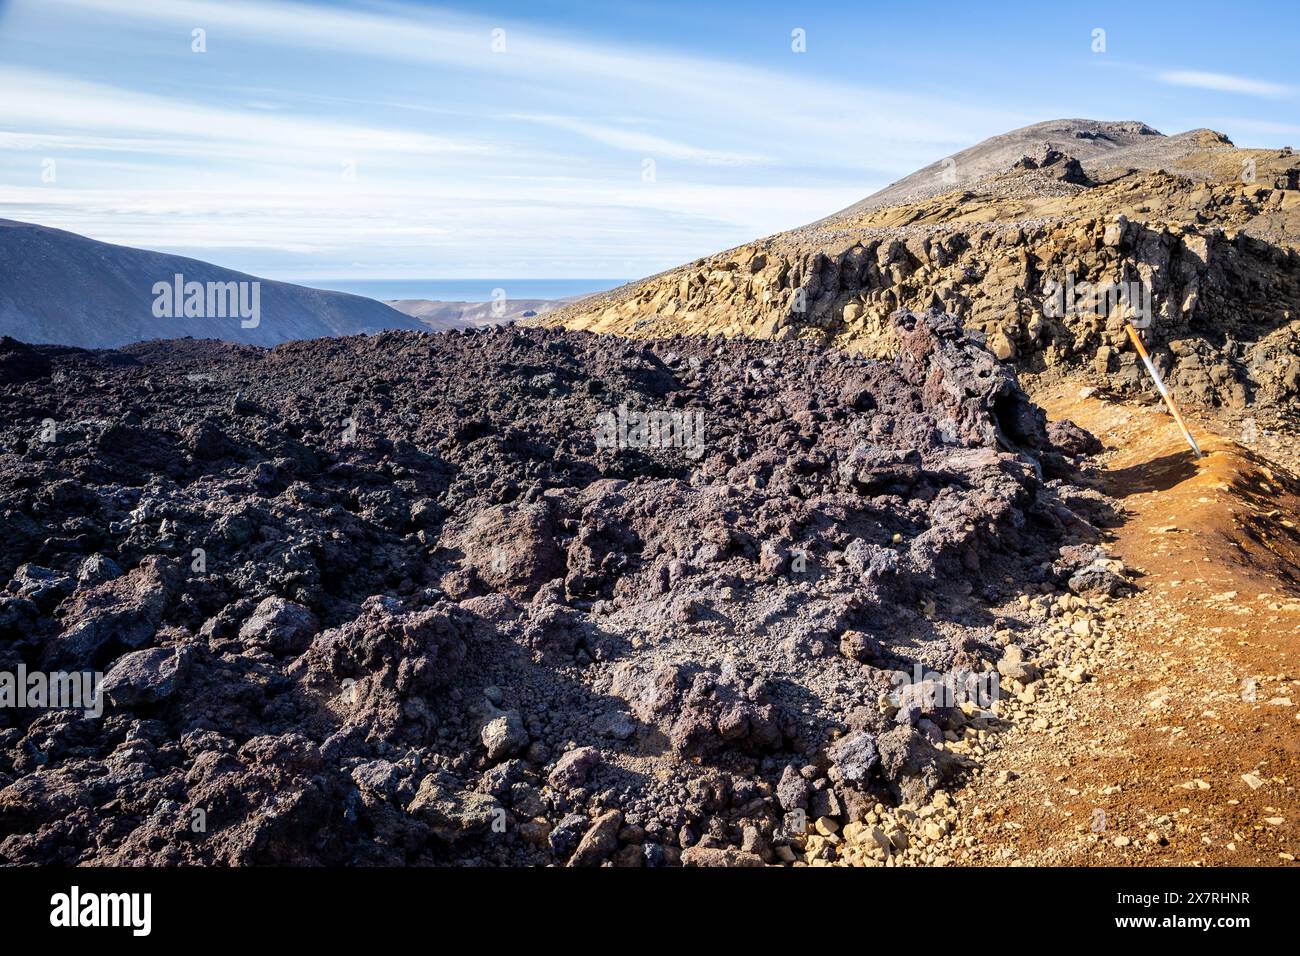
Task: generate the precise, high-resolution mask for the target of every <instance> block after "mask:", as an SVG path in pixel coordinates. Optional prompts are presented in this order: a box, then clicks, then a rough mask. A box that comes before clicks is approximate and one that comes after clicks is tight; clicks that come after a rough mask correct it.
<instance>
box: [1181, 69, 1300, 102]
mask: <svg viewBox="0 0 1300 956" xmlns="http://www.w3.org/2000/svg"><path fill="white" fill-rule="evenodd" d="M1158 78H1159V80H1160V82H1161V83H1168V84H1169V85H1171V86H1190V87H1193V88H1195V89H1199V90H1215V91H1217V92H1221V93H1240V94H1242V95H1243V96H1262V97H1267V98H1270V99H1275V98H1277V97H1282V96H1290V95H1291V94H1292V93H1294V92H1295V91H1294V90H1293V89H1292V88H1291V87H1289V86H1284V85H1282V84H1281V83H1270V82H1268V81H1265V80H1252V79H1249V78H1247V77H1244V76H1232V75H1230V74H1228V73H1205V72H1201V71H1199V70H1168V71H1166V72H1164V73H1161V74H1159V77H1158Z"/></svg>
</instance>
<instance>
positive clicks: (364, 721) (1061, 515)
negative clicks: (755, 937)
mask: <svg viewBox="0 0 1300 956" xmlns="http://www.w3.org/2000/svg"><path fill="white" fill-rule="evenodd" d="M892 321H893V323H894V330H895V333H896V334H897V336H898V339H899V342H900V346H901V348H900V353H901V354H900V357H899V358H898V359H897V360H896V361H892V362H878V361H872V360H867V359H865V358H857V357H854V356H851V355H848V354H842V353H835V352H826V351H824V350H822V349H819V348H814V347H811V346H804V345H801V344H799V343H779V342H758V341H738V340H723V339H721V338H716V339H708V338H691V339H688V338H677V339H666V340H660V341H655V342H639V341H638V342H631V341H627V340H620V339H617V338H612V337H599V336H594V335H588V334H584V333H573V332H564V331H559V330H545V329H527V330H523V329H518V328H496V329H491V330H484V331H475V332H466V333H448V334H443V335H437V334H424V333H418V332H390V333H382V334H378V335H373V336H368V337H355V338H346V339H321V340H314V341H305V342H296V343H289V344H286V345H282V346H278V347H276V348H273V349H269V350H268V349H260V348H254V347H246V346H233V345H226V344H221V343H219V342H216V341H195V340H188V339H187V340H177V341H169V342H151V343H145V344H141V345H136V346H132V347H128V348H124V349H122V350H120V351H82V350H77V349H70V348H60V347H53V346H48V347H47V346H41V347H35V346H25V345H21V344H18V343H16V342H14V341H13V340H4V341H3V343H0V383H2V384H3V389H0V587H3V589H4V590H3V596H0V671H6V672H16V671H17V670H18V669H19V668H20V667H22V668H24V669H26V670H28V671H41V672H46V673H53V672H66V673H83V672H89V673H98V674H102V675H103V680H102V685H101V686H102V701H101V703H102V713H100V714H99V715H94V714H89V713H86V712H84V711H83V710H75V709H64V710H48V709H46V710H38V709H33V708H24V707H22V706H5V707H3V708H0V863H19V864H21V863H42V864H51V863H63V864H81V863H93V864H362V865H365V864H398V865H406V864H411V865H424V864H457V865H459V864H492V865H510V864H514V865H523V864H533V865H548V864H556V865H563V864H569V865H599V864H602V863H613V864H617V865H630V866H640V865H648V866H662V865H674V864H677V863H681V862H685V863H692V862H707V863H728V864H740V865H744V864H757V863H762V862H764V861H773V860H776V859H778V858H780V859H788V855H786V854H782V852H781V851H782V849H783V848H785V847H788V846H789V845H790V844H791V843H792V842H795V843H797V842H798V841H799V840H800V839H801V833H802V829H801V828H800V824H801V822H802V821H804V820H808V821H811V820H815V819H819V818H822V817H829V818H832V819H834V820H841V821H848V820H856V819H861V818H862V817H863V816H864V815H865V814H866V812H867V811H868V808H870V807H872V806H874V805H875V804H876V803H877V802H885V803H889V804H894V803H898V802H905V801H918V800H923V799H924V798H925V797H926V796H927V795H928V794H929V793H930V792H932V791H933V790H934V788H935V787H937V786H938V785H939V784H940V783H941V782H943V781H944V779H945V778H947V777H949V776H951V775H953V774H957V773H960V772H961V767H960V766H959V765H958V764H957V763H955V762H954V761H953V760H952V759H951V755H949V754H946V753H945V752H944V751H943V750H942V749H940V748H938V747H936V746H935V744H936V743H937V742H939V741H942V740H943V735H944V733H945V731H951V730H953V729H960V727H961V726H962V724H963V723H964V722H968V721H971V720H979V719H982V718H981V715H982V714H983V711H982V709H981V708H980V707H979V706H975V707H971V706H966V707H962V706H956V705H955V704H954V702H953V701H951V700H948V699H944V698H943V697H942V695H935V694H932V693H925V692H924V691H925V690H926V689H927V685H926V682H922V684H920V685H918V684H915V683H911V684H906V683H903V684H900V681H899V678H898V676H897V675H898V674H899V673H900V672H903V673H905V674H907V675H912V674H917V673H922V674H925V673H928V674H934V675H953V674H956V675H976V676H977V677H980V678H987V677H989V676H990V675H991V674H993V673H994V670H993V668H994V664H995V662H996V661H997V659H998V656H999V654H1000V652H1001V648H1000V647H999V646H998V644H997V643H996V642H995V640H994V634H995V633H996V632H998V631H999V630H1004V629H1008V628H1010V629H1012V630H1014V629H1015V628H1017V627H1018V626H1019V625H1018V623H1017V621H1016V619H1015V617H1014V614H1013V613H1012V612H1010V611H1009V610H1008V608H1014V607H1015V606H1016V600H1017V598H1018V597H1019V596H1020V595H1022V594H1025V593H1049V592H1052V591H1054V590H1056V589H1061V588H1063V587H1064V582H1065V581H1066V580H1067V579H1068V578H1069V577H1070V575H1072V574H1074V573H1076V572H1077V571H1078V570H1079V568H1080V567H1082V566H1086V565H1087V563H1088V562H1089V561H1091V560H1092V549H1091V545H1093V544H1094V543H1095V542H1096V541H1097V540H1098V535H1099V532H1098V530H1097V529H1098V528H1099V527H1101V526H1103V525H1105V524H1106V523H1107V521H1108V520H1110V516H1111V511H1110V506H1109V504H1108V502H1107V501H1106V500H1105V499H1104V498H1102V497H1101V496H1100V495H1099V494H1098V493H1097V492H1096V491H1094V490H1092V489H1091V488H1089V487H1086V486H1085V485H1081V484H1078V483H1076V482H1075V480H1074V478H1073V476H1075V475H1077V473H1078V472H1077V468H1076V464H1077V456H1079V455H1081V454H1083V453H1085V452H1087V451H1089V450H1090V449H1091V448H1092V441H1093V440H1092V438H1091V436H1089V435H1087V434H1086V433H1085V432H1083V431H1081V430H1079V429H1077V428H1075V427H1073V426H1071V425H1069V424H1068V423H1062V424H1058V425H1054V426H1053V427H1052V428H1051V429H1050V430H1049V429H1048V428H1047V426H1046V424H1045V419H1044V416H1043V413H1042V412H1041V411H1040V410H1039V409H1038V408H1036V407H1035V406H1034V405H1032V404H1031V403H1030V402H1029V400H1028V399H1027V398H1026V396H1025V395H1024V393H1023V392H1022V391H1021V390H1020V388H1019V386H1018V384H1017V381H1016V378H1015V372H1014V371H1013V370H1012V369H1011V368H1010V367H1008V366H1006V365H1000V364H999V363H998V362H996V361H995V359H994V358H993V356H992V355H991V354H990V353H989V352H988V351H987V349H986V348H985V347H984V345H983V343H982V341H981V340H979V339H978V338H971V337H967V336H966V335H965V334H964V333H963V332H962V330H961V329H960V327H959V326H958V324H957V323H956V321H955V320H954V319H952V318H951V317H948V316H944V315H941V314H939V313H930V314H927V315H915V314H912V313H907V312H900V313H898V314H896V315H895V316H894V317H893V319H892ZM620 407H622V408H624V409H626V410H629V411H632V412H651V413H656V414H659V415H661V418H662V420H663V421H680V420H683V419H686V418H688V417H693V418H694V420H696V421H702V423H703V429H702V435H700V436H699V437H700V438H701V445H700V446H699V447H694V448H683V447H680V446H679V445H677V444H674V443H673V442H669V441H663V440H659V441H656V440H655V437H656V436H655V435H654V434H651V435H650V436H648V437H647V436H646V435H645V434H641V435H639V436H638V435H636V434H629V435H626V436H623V435H620V436H619V439H618V441H617V442H616V443H615V444H614V445H613V446H612V447H611V446H610V443H609V442H608V441H605V442H601V441H598V431H599V429H598V426H597V422H598V420H599V419H600V417H601V416H602V415H604V416H608V415H611V414H615V413H617V410H618V409H619V408H620ZM658 437H659V438H660V439H662V438H663V435H662V434H660V435H659V436H658ZM624 439H626V440H624ZM929 684H930V685H931V686H930V689H933V688H932V685H933V681H931V682H929ZM977 703H978V702H977Z"/></svg>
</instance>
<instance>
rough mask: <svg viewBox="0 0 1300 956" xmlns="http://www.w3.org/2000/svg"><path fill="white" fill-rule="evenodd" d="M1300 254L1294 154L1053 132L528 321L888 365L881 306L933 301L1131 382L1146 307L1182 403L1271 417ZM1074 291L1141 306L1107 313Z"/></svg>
mask: <svg viewBox="0 0 1300 956" xmlns="http://www.w3.org/2000/svg"><path fill="white" fill-rule="evenodd" d="M1298 245H1300V157H1297V156H1296V155H1294V154H1293V153H1292V151H1291V149H1290V148H1289V147H1287V148H1281V149H1273V150H1259V149H1238V148H1236V147H1235V146H1233V144H1232V143H1231V141H1230V140H1229V139H1228V138H1227V137H1226V136H1224V135H1222V134H1220V133H1215V132H1213V131H1210V130H1194V131H1191V132H1187V133H1182V134H1179V135H1177V136H1164V135H1162V134H1160V133H1158V132H1156V131H1155V130H1153V129H1151V128H1150V127H1147V126H1145V125H1144V124H1141V123H1133V122H1126V123H1101V122H1095V121H1088V120H1058V121H1053V122H1050V123H1041V124H1037V125H1035V126H1031V127H1026V128H1025V129H1023V130H1017V131H1014V132H1012V133H1008V134H1004V135H1003V136H999V137H994V138H993V139H991V140H987V141H985V142H984V143H981V144H979V145H978V146H975V147H972V148H971V149H969V150H964V151H962V152H960V153H957V154H956V155H955V156H953V157H949V158H948V159H946V160H941V161H939V162H937V163H935V164H933V165H931V166H929V167H926V168H924V169H922V170H920V171H918V172H917V173H914V174H912V175H911V176H909V177H907V178H905V179H903V180H900V181H899V182H898V183H895V184H894V185H893V186H890V187H888V188H887V189H885V190H882V191H881V192H879V193H877V194H876V195H875V196H872V197H868V199H866V200H864V201H863V202H861V203H858V204H856V205H854V206H851V207H849V208H848V209H846V210H843V211H841V212H840V213H837V214H835V215H833V216H831V217H828V218H826V219H823V220H820V221H818V222H815V223H813V224H811V225H809V226H805V227H803V228H800V229H796V230H792V231H790V232H786V233H781V234H778V235H774V236H769V237H767V238H764V239H759V240H757V241H755V242H752V243H749V244H747V245H744V246H741V247H739V248H736V249H731V250H728V251H726V252H721V253H718V254H716V255H713V256H709V257H707V258H704V259H699V260H696V261H694V262H692V263H689V264H687V265H684V266H681V267H679V268H677V269H673V270H670V271H668V272H665V273H662V274H660V275H657V276H653V277H650V278H648V279H645V280H643V281H641V282H636V283H632V284H629V285H626V286H623V287H621V288H619V289H616V290H613V291H612V292H609V293H607V294H603V295H598V296H592V297H589V298H586V299H583V300H581V301H580V302H577V303H575V304H573V305H571V306H569V307H567V308H565V309H561V310H559V311H557V312H554V313H551V314H549V315H547V316H545V317H542V318H540V319H538V320H535V321H538V322H540V323H543V324H546V325H564V326H566V327H568V328H571V329H587V330H590V331H596V332H610V333H617V334H620V335H625V336H632V337H640V338H659V337H666V336H672V335H675V334H696V335H718V334H721V335H724V336H728V337H730V336H745V337H756V338H778V339H790V338H795V339H811V340H814V341H817V342H819V343H822V344H825V345H832V346H837V347H842V348H845V349H849V350H852V351H859V352H864V353H867V354H871V355H879V356H882V357H883V356H885V355H889V354H891V353H892V350H893V343H892V341H891V338H890V333H889V332H888V329H889V323H888V322H887V317H888V316H889V314H890V313H892V312H893V311H894V310H895V309H898V308H900V307H901V308H909V309H913V310H924V309H928V308H938V309H942V310H944V311H947V312H951V313H954V314H956V315H957V316H959V317H960V318H961V319H962V320H963V322H964V323H965V324H966V325H967V327H970V328H975V329H978V330H980V331H982V332H983V333H985V335H986V336H987V338H988V342H989V345H990V346H991V348H992V349H993V351H994V352H995V353H996V354H997V355H998V356H999V357H1001V358H1004V359H1008V360H1012V361H1014V362H1015V363H1016V364H1017V365H1018V366H1019V367H1020V369H1021V370H1022V371H1023V372H1027V373H1038V374H1044V373H1045V374H1046V375H1048V376H1051V375H1055V374H1058V373H1062V372H1068V373H1069V374H1070V375H1071V376H1072V377H1079V376H1080V375H1082V376H1083V377H1086V378H1095V379H1097V380H1099V381H1104V383H1105V384H1106V385H1108V386H1110V387H1112V388H1117V389H1119V390H1134V389H1137V388H1140V387H1142V373H1141V370H1140V367H1139V366H1138V365H1137V363H1135V362H1134V361H1132V359H1131V358H1126V359H1121V356H1120V354H1119V353H1120V352H1121V351H1122V350H1124V349H1125V348H1127V347H1128V346H1127V344H1126V336H1125V333H1124V330H1123V324H1124V319H1125V317H1126V316H1129V315H1132V314H1133V313H1134V312H1138V311H1140V307H1141V306H1142V305H1143V303H1144V302H1149V304H1150V311H1149V318H1150V326H1149V327H1148V328H1147V329H1146V331H1145V332H1144V337H1145V339H1146V341H1147V344H1148V347H1149V348H1150V350H1151V352H1152V357H1153V359H1154V360H1155V362H1156V364H1157V366H1158V367H1160V368H1161V370H1162V372H1163V373H1164V374H1165V376H1166V380H1167V381H1168V382H1169V383H1170V385H1171V386H1173V387H1174V388H1175V389H1176V390H1177V393H1178V394H1179V396H1180V398H1183V399H1184V400H1185V401H1188V402H1190V403H1191V404H1193V405H1201V406H1218V407H1220V408H1222V409H1223V410H1224V411H1226V412H1228V413H1229V414H1240V413H1242V412H1244V410H1245V409H1247V408H1248V407H1249V408H1250V409H1251V410H1252V414H1255V415H1257V416H1263V417H1264V418H1265V419H1267V420H1276V419H1278V418H1282V419H1285V418H1286V417H1288V416H1291V415H1294V414H1295V412H1296V408H1295V406H1296V398H1297V396H1300V357H1298V356H1300V256H1298V255H1297V246H1298ZM1085 283H1090V284H1092V286H1093V287H1094V288H1105V287H1107V286H1109V287H1111V288H1114V289H1118V288H1121V287H1123V288H1125V289H1130V290H1132V291H1133V292H1134V297H1132V298H1131V299H1130V300H1129V301H1128V302H1122V303H1119V304H1118V306H1117V307H1114V308H1112V307H1108V306H1107V305H1106V304H1105V302H1104V297H1103V296H1100V295H1098V296H1096V297H1094V300H1090V299H1089V298H1088V297H1087V296H1086V294H1085V293H1086V291H1087V289H1088V286H1086V285H1085ZM1135 283H1136V285H1135ZM1062 287H1063V288H1064V290H1071V291H1073V292H1074V293H1075V295H1074V296H1073V297H1069V296H1067V295H1066V292H1065V291H1062V292H1059V293H1058V292H1057V290H1058V288H1062ZM1148 297H1149V298H1148ZM1095 300H1101V301H1095Z"/></svg>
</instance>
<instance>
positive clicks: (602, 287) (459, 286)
mask: <svg viewBox="0 0 1300 956" xmlns="http://www.w3.org/2000/svg"><path fill="white" fill-rule="evenodd" d="M288 281H290V282H295V284H296V285H303V286H307V287H309V288H312V289H327V290H329V291H332V292H350V293H352V294H353V295H364V296H366V297H367V298H371V299H379V300H381V301H383V300H386V299H433V300H436V301H440V302H491V301H492V299H493V290H494V289H504V290H505V294H506V298H507V299H567V298H570V297H572V296H576V295H590V294H591V293H593V292H605V291H606V290H608V289H615V288H618V287H619V286H621V285H623V284H624V283H625V282H628V281H630V280H628V279H312V280H307V281H296V280H292V279H290V280H288Z"/></svg>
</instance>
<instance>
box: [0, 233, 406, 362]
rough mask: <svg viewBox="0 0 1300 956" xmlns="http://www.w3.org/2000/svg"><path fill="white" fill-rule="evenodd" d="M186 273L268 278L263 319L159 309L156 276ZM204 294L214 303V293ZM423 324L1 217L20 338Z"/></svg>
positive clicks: (364, 329) (1, 290) (167, 278)
mask: <svg viewBox="0 0 1300 956" xmlns="http://www.w3.org/2000/svg"><path fill="white" fill-rule="evenodd" d="M177 275H180V276H183V277H184V280H183V281H184V282H186V283H189V282H198V283H203V284H204V286H205V289H206V285H207V283H230V282H234V283H253V282H257V283H259V287H258V298H257V300H256V301H257V304H258V306H259V310H258V312H259V315H258V317H257V322H256V325H253V326H251V327H244V323H243V322H241V318H240V316H239V314H232V315H227V316H226V317H215V315H213V317H206V318H200V317H189V318H187V317H185V316H184V315H182V316H180V317H174V316H173V317H165V316H161V317H160V316H158V315H156V314H155V311H156V310H155V302H156V299H157V298H158V296H157V295H156V294H155V290H154V287H155V284H157V283H167V284H173V283H174V282H175V277H176V276H177ZM244 291H245V299H244V301H245V303H246V304H247V305H248V306H250V308H249V309H248V310H246V312H245V313H244V314H246V315H247V314H251V312H252V309H251V306H252V304H253V302H254V299H253V293H252V287H251V286H245V287H244ZM204 302H205V306H206V302H207V299H206V295H205V298H204ZM160 311H161V310H160ZM173 311H175V310H173ZM182 311H183V310H182ZM213 311H214V312H215V311H216V310H213ZM230 311H231V312H235V311H236V310H234V309H232V310H230ZM205 312H206V308H205ZM245 321H247V322H249V323H251V322H252V319H251V318H250V319H247V320H245ZM424 328H425V326H424V325H422V324H421V323H420V322H418V321H416V320H415V319H413V318H411V317H409V316H406V315H403V314H402V313H401V312H398V311H397V310H395V309H391V308H389V307H388V306H386V305H384V304H383V303H380V302H376V301H374V300H372V299H367V298H364V297H362V296H356V295H348V294H345V293H342V292H326V291H322V290H319V289H308V288H305V287H303V286H296V285H291V284H289V283H286V282H273V281H270V280H267V279H258V278H257V277H256V276H251V275H248V274H246V273H242V272H235V271H234V270H231V269H224V268H222V267H221V266H216V265H213V264H211V263H209V262H202V261H200V260H198V259H189V258H186V257H184V256H174V255H168V254H166V253H161V252H150V251H148V250H145V249H133V248H131V247H129V246H117V245H111V244H109V243H106V242H98V241H96V240H94V239H89V238H87V237H85V236H79V235H76V234H75V233H71V232H64V231H63V230H60V229H50V228H47V227H45V226H38V225H33V224H30V223H23V222H14V221H12V220H0V335H9V336H12V337H13V338H15V339H18V340H19V341H23V342H34V343H49V344H56V345H75V346H80V347H83V348H112V347H116V346H121V345H126V344H128V343H131V342H138V341H142V340H146V339H175V338H183V337H185V336H193V337H195V338H220V339H225V340H227V341H231V342H242V343H247V344H251V345H275V344H278V343H280V342H286V341H290V340H292V339H308V338H318V337H321V336H334V335H356V334H358V333H368V332H377V331H379V330H381V329H417V330H418V329H424Z"/></svg>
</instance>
